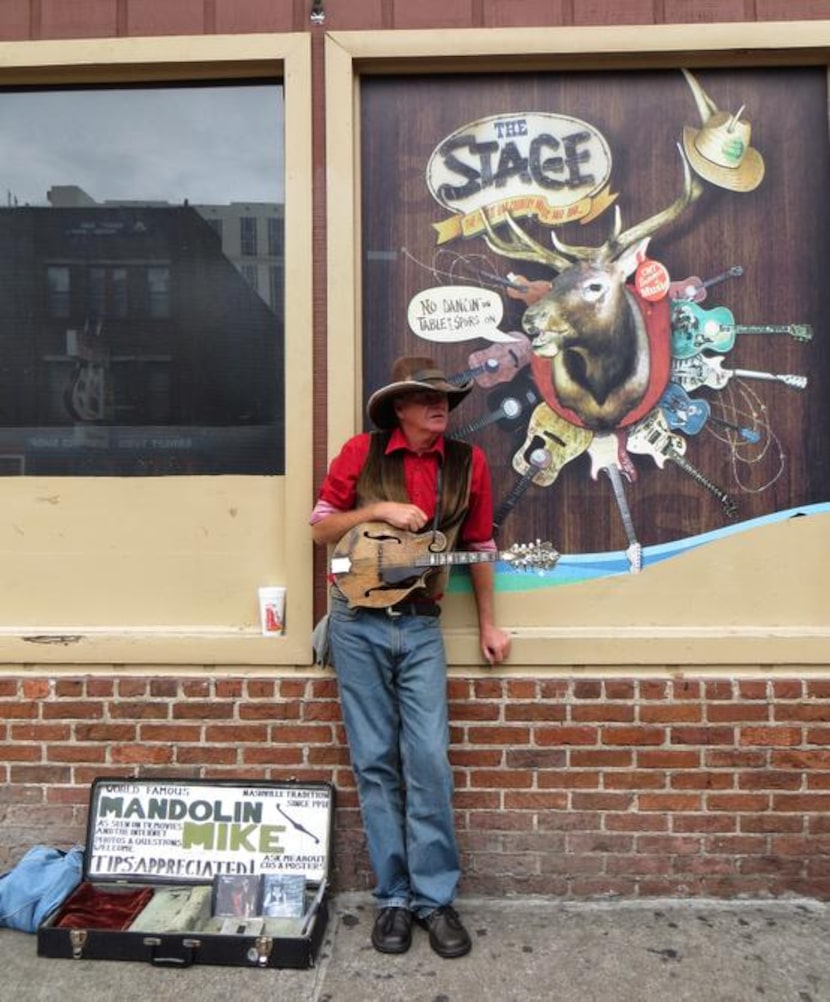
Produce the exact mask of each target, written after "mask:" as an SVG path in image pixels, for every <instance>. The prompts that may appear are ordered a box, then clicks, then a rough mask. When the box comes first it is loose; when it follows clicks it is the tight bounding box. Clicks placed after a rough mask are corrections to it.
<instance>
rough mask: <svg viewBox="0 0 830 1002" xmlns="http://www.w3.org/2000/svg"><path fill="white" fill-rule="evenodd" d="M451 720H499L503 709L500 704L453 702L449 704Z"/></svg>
mask: <svg viewBox="0 0 830 1002" xmlns="http://www.w3.org/2000/svg"><path fill="white" fill-rule="evenodd" d="M449 713H450V719H451V720H453V721H462V720H479V721H484V720H498V719H499V718H500V716H501V709H500V707H499V705H498V703H473V702H464V703H462V702H453V703H450V704H449Z"/></svg>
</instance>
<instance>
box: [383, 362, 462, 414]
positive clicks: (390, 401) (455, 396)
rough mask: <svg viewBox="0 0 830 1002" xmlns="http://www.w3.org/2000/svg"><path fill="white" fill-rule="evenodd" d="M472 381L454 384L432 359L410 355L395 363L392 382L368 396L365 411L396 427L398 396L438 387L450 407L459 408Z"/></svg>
mask: <svg viewBox="0 0 830 1002" xmlns="http://www.w3.org/2000/svg"><path fill="white" fill-rule="evenodd" d="M472 388H473V380H472V379H468V380H467V381H466V382H464V383H451V382H450V381H449V379H447V377H446V376H445V375H444V373H443V371H442V370H441V369H439V368H437V367H436V365H435V362H433V360H432V359H431V358H426V357H423V356H417V355H415V356H412V355H407V356H404V357H403V358H399V359H397V361H396V362H395V363H394V364H393V366H392V382H391V383H388V384H387V385H386V386H382V387H381V388H380V389H379V390H375V392H374V393H373V394H372V395H371V396H370V397H369V402H368V403H367V404H366V413H367V414H368V415H369V419H370V421H372V423H373V424H375V425H376V426H377V427H378V428H394V427H395V425H396V424H397V421H398V419H397V417H396V415H395V403H394V402H395V398H396V397H401V396H403V395H404V394H406V393H415V392H417V391H418V390H437V391H438V392H439V393H446V394H447V399H448V401H449V405H450V410H452V409H453V407H457V406H458V405H459V404H460V403H461V401H462V400H463V399H464V397H466V396H467V394H468V393H469V392H470V390H472Z"/></svg>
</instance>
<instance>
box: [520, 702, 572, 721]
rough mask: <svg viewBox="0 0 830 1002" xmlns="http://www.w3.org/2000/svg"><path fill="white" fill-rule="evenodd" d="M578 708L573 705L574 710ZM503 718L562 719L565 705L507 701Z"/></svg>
mask: <svg viewBox="0 0 830 1002" xmlns="http://www.w3.org/2000/svg"><path fill="white" fill-rule="evenodd" d="M576 709H578V708H577V707H574V710H576ZM504 719H505V720H507V721H516V720H564V719H565V707H564V706H563V705H562V704H561V703H508V705H507V706H506V707H505V710H504Z"/></svg>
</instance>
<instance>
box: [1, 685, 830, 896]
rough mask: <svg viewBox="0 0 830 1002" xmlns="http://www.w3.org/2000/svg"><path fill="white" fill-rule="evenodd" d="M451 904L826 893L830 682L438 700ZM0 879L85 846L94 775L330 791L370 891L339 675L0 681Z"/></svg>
mask: <svg viewBox="0 0 830 1002" xmlns="http://www.w3.org/2000/svg"><path fill="white" fill-rule="evenodd" d="M449 694H450V712H451V721H452V760H453V764H454V767H455V777H456V805H457V811H458V825H459V833H460V839H461V843H462V848H463V851H464V865H465V876H464V883H463V889H464V891H465V892H466V893H476V894H505V893H534V894H555V895H562V896H573V897H586V896H595V895H609V894H619V895H625V896H635V895H643V896H654V895H658V896H659V895H666V894H672V895H673V894H678V895H685V894H689V895H697V894H702V895H715V896H734V895H740V894H747V895H762V894H776V895H779V894H784V893H787V892H791V893H798V894H807V895H812V896H816V897H824V896H827V895H828V892H830V879H829V878H830V813H829V812H828V808H829V807H830V681H825V680H819V679H799V678H775V679H771V680H770V679H762V678H746V679H745V678H741V679H734V680H726V679H708V678H702V679H683V680H681V679H676V678H675V679H670V678H668V677H661V678H641V679H628V678H605V679H598V678H597V679H590V678H586V679H565V678H562V679H554V678H552V679H536V678H511V677H501V676H495V675H493V676H489V677H481V678H475V679H472V678H461V677H453V678H451V680H450V686H449ZM0 748H2V755H0V761H2V762H3V763H4V764H3V765H2V766H0V777H2V794H1V796H2V805H1V806H0V865H3V864H5V863H6V862H8V861H10V860H13V859H16V858H17V857H18V856H19V855H20V854H21V852H22V850H23V849H24V848H25V847H27V846H29V845H32V844H34V843H35V842H40V841H44V842H47V843H49V844H55V845H66V844H70V843H71V842H73V841H75V840H83V838H84V832H85V822H86V803H87V799H88V795H89V786H90V783H91V781H92V780H93V779H94V778H95V777H97V776H142V777H153V776H155V777H162V776H165V777H175V778H184V777H191V778H193V777H201V778H220V779H233V778H239V779H240V780H242V779H248V780H250V779H273V780H287V779H292V778H296V779H301V780H328V781H331V782H333V783H334V784H335V787H336V789H337V800H338V810H337V818H336V835H335V887H337V888H340V889H355V888H364V887H368V886H370V885H371V878H370V874H369V869H368V864H367V861H366V854H365V847H364V843H363V835H362V828H361V824H360V817H359V813H358V810H357V804H356V798H355V792H354V784H353V779H352V775H351V770H350V769H349V765H348V751H347V748H346V744H345V738H344V735H343V729H342V725H341V721H340V712H339V705H338V701H337V692H336V685H335V682H334V679H333V677H331V676H329V675H326V676H320V677H316V678H311V677H307V678H302V677H292V678H281V679H267V678H246V679H241V678H236V679H234V678H176V677H170V678H141V677H117V678H116V677H98V676H86V677H82V676H71V677H69V676H68V677H59V678H53V679H47V678H38V677H31V678H29V677H26V678H20V679H11V678H8V679H0Z"/></svg>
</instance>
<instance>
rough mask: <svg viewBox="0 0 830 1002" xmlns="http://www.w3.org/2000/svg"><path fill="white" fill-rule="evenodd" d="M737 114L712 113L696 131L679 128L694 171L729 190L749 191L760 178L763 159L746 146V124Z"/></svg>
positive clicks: (747, 136) (747, 123)
mask: <svg viewBox="0 0 830 1002" xmlns="http://www.w3.org/2000/svg"><path fill="white" fill-rule="evenodd" d="M743 110H744V109H743V108H741V109H740V110H739V111H738V112H737V114H735V115H730V114H729V112H727V111H717V112H715V113H714V114H713V115H712V116H711V117H710V118H709V119H708V121H707V122H706V123H705V124H704V125H703V127H702V128H700V129H693V128H692V127H691V126H690V125H687V126H685V128H684V129H683V149H684V150H685V151H686V156H687V157H688V159H689V163H690V164H691V165H692V168H693V169H694V171H695V172H696V173H697V174H699V175H700V177H702V178H703V179H704V181H710V182H711V183H712V184H716V185H718V186H719V187H721V188H729V189H730V190H731V191H752V190H753V189H754V188H757V187H758V185H759V184H760V183H761V179H762V178H763V176H764V158H763V157H762V156H761V154H760V153H759V152H758V151H757V150H754V149H753V148H752V147H751V146H750V145H749V136H750V132H751V128H750V124H749V122H747V121H746V120H745V119H742V118H741V112H742V111H743Z"/></svg>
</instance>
